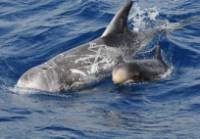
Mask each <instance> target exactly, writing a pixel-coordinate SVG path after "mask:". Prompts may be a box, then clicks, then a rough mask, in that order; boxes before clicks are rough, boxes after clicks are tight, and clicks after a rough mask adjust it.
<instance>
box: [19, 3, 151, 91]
mask: <svg viewBox="0 0 200 139" xmlns="http://www.w3.org/2000/svg"><path fill="white" fill-rule="evenodd" d="M132 4H133V2H132V1H131V0H128V1H127V3H126V4H125V5H124V6H123V7H121V8H120V10H119V11H118V12H117V13H116V14H115V16H114V17H113V19H112V20H111V22H110V23H109V25H108V26H107V27H106V29H105V31H104V32H103V34H102V35H101V36H100V37H99V38H97V39H95V40H92V41H91V42H88V43H86V44H83V45H80V46H78V47H75V48H72V49H70V50H68V51H65V52H63V53H61V54H58V55H57V56H55V57H53V58H51V59H50V60H48V61H47V62H44V63H42V64H40V65H38V66H35V67H32V68H31V69H29V70H28V71H26V72H25V73H24V74H23V75H22V76H21V77H20V78H19V80H18V81H17V84H16V87H19V88H26V89H35V90H41V91H48V92H57V91H66V90H71V89H78V88H82V87H84V86H87V85H89V84H91V83H95V82H98V81H100V80H102V79H103V78H105V77H108V76H110V75H111V73H112V69H113V67H114V66H115V65H117V64H118V63H119V61H121V60H120V59H121V57H132V56H133V55H134V54H135V53H136V52H137V51H139V50H140V49H142V48H143V47H144V46H145V43H146V42H147V40H149V36H152V34H155V33H146V32H140V33H136V32H133V31H130V30H129V28H128V15H129V12H130V9H131V7H132ZM149 34H150V35H149Z"/></svg>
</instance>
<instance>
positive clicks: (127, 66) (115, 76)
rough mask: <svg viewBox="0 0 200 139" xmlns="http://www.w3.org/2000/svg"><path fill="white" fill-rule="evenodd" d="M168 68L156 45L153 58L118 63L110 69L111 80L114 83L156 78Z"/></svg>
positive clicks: (159, 77) (160, 76)
mask: <svg viewBox="0 0 200 139" xmlns="http://www.w3.org/2000/svg"><path fill="white" fill-rule="evenodd" d="M168 70H169V66H168V65H167V64H166V63H165V61H164V60H163V58H162V56H161V50H160V46H157V47H156V52H155V58H154V59H145V60H132V61H131V62H122V63H119V64H118V65H117V66H116V67H115V68H114V69H113V71H112V81H113V83H115V84H123V83H127V82H143V81H151V80H157V79H161V78H162V76H163V75H164V74H165V73H166V72H167V71H168Z"/></svg>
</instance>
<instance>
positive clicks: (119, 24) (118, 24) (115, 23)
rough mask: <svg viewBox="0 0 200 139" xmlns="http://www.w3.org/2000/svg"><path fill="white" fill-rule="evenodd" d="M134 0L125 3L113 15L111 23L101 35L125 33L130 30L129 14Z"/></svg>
mask: <svg viewBox="0 0 200 139" xmlns="http://www.w3.org/2000/svg"><path fill="white" fill-rule="evenodd" d="M132 4H133V2H132V1H131V0H128V2H127V3H126V5H124V6H123V7H122V8H121V9H120V10H119V11H118V12H117V13H116V15H115V16H114V17H113V19H112V20H111V22H110V24H109V25H108V26H107V28H106V30H105V31H104V33H103V34H102V36H101V37H106V36H109V35H112V34H116V33H124V32H126V31H128V23H127V22H128V21H127V20H128V14H129V11H130V9H131V7H132Z"/></svg>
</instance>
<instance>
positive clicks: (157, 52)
mask: <svg viewBox="0 0 200 139" xmlns="http://www.w3.org/2000/svg"><path fill="white" fill-rule="evenodd" d="M155 58H156V59H158V60H162V56H161V50H160V46H159V45H158V46H157V47H156V49H155Z"/></svg>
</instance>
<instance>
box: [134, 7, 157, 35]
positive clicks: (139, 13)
mask: <svg viewBox="0 0 200 139" xmlns="http://www.w3.org/2000/svg"><path fill="white" fill-rule="evenodd" d="M158 15H159V12H158V9H157V8H156V7H151V8H145V9H142V8H141V7H140V6H138V5H137V4H135V7H134V12H133V14H132V17H131V20H132V26H133V31H135V32H139V31H140V30H145V29H146V28H149V26H150V27H151V26H152V22H155V20H156V17H157V16H158Z"/></svg>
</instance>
